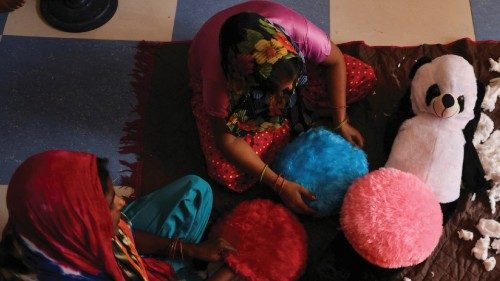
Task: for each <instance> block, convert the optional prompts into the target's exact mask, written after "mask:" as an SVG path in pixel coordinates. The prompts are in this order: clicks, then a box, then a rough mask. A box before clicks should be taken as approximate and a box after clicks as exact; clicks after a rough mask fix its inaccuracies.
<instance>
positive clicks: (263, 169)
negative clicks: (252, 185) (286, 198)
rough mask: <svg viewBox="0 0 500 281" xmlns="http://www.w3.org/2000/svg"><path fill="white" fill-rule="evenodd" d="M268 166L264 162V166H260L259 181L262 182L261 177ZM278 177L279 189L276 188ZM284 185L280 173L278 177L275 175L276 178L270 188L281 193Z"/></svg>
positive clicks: (283, 179)
mask: <svg viewBox="0 0 500 281" xmlns="http://www.w3.org/2000/svg"><path fill="white" fill-rule="evenodd" d="M268 167H269V165H268V164H266V165H264V168H262V171H261V172H260V177H259V182H262V179H263V178H264V174H265V173H266V170H267V168H268ZM280 178H281V183H280V184H279V189H278V183H279V179H280ZM284 186H285V178H284V177H283V176H282V175H281V174H279V175H278V177H276V180H274V183H273V187H272V188H273V190H274V191H275V192H277V193H278V195H281V192H282V191H283V187H284Z"/></svg>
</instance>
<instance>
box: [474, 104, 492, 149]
mask: <svg viewBox="0 0 500 281" xmlns="http://www.w3.org/2000/svg"><path fill="white" fill-rule="evenodd" d="M494 128H495V124H494V123H493V120H491V118H490V117H489V116H488V115H486V114H484V113H482V112H481V118H480V119H479V123H478V124H477V128H476V132H475V133H474V139H473V140H472V144H474V147H477V146H478V145H479V144H480V143H482V142H484V141H486V140H487V139H488V138H489V136H490V135H491V133H492V132H493V129H494Z"/></svg>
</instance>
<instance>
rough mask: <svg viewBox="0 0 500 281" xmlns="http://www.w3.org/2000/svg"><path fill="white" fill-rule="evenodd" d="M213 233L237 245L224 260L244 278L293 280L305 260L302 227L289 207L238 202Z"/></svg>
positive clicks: (255, 202)
mask: <svg viewBox="0 0 500 281" xmlns="http://www.w3.org/2000/svg"><path fill="white" fill-rule="evenodd" d="M212 235H213V236H217V237H222V238H224V239H226V240H227V241H228V242H229V243H231V244H232V245H233V246H235V247H236V249H237V250H238V251H237V252H233V253H230V254H229V255H228V256H227V257H226V262H227V264H228V265H229V266H230V267H231V268H232V269H233V270H234V271H235V272H236V273H238V274H239V275H241V276H243V277H245V279H247V280H255V281H256V280H262V281H264V280H275V281H285V280H296V279H297V278H298V277H299V276H300V274H301V273H302V270H303V268H304V265H305V262H306V256H307V244H306V233H305V231H304V228H303V227H302V225H301V224H300V222H299V221H298V220H297V219H296V218H295V217H294V216H293V215H292V214H291V213H290V211H288V209H286V208H285V207H284V206H282V205H280V204H276V203H273V202H272V201H269V200H263V199H257V200H252V201H246V202H243V203H241V204H240V205H238V206H237V207H236V208H235V209H234V210H233V211H232V212H231V213H230V214H229V215H227V216H226V217H225V218H224V219H223V220H222V221H221V222H219V223H218V225H217V226H216V227H215V228H214V232H213V233H212Z"/></svg>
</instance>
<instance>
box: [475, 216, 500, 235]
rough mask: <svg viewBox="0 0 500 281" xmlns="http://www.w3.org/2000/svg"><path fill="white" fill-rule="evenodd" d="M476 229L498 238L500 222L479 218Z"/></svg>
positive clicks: (483, 233)
mask: <svg viewBox="0 0 500 281" xmlns="http://www.w3.org/2000/svg"><path fill="white" fill-rule="evenodd" d="M476 228H477V230H479V232H480V233H481V234H482V235H483V236H486V237H493V238H500V223H499V222H497V221H496V220H491V219H480V220H479V223H478V224H477V225H476Z"/></svg>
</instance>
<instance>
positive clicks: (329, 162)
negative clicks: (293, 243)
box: [273, 128, 368, 216]
mask: <svg viewBox="0 0 500 281" xmlns="http://www.w3.org/2000/svg"><path fill="white" fill-rule="evenodd" d="M273 168H274V170H275V171H276V172H277V173H281V174H282V175H283V176H284V177H285V178H286V179H287V180H290V181H294V182H296V183H298V184H300V185H302V186H304V187H305V188H307V189H309V190H310V191H312V192H313V193H314V194H315V195H316V197H317V199H316V200H314V201H306V203H307V204H308V205H309V206H310V207H311V208H313V209H315V210H316V211H317V213H318V215H320V216H327V215H331V214H333V213H334V212H336V211H338V209H339V207H340V204H341V203H342V199H343V198H344V195H345V192H346V190H347V188H348V187H349V185H350V184H351V183H352V182H353V180H355V179H357V178H359V177H361V176H363V175H365V174H366V173H367V172H368V161H367V159H366V154H365V153H364V152H363V151H362V150H361V149H359V148H357V147H354V146H353V145H351V143H349V142H348V141H347V140H345V139H344V138H343V137H341V136H340V135H337V134H335V133H333V132H331V131H330V130H327V129H325V128H314V129H310V130H309V131H307V132H305V133H303V134H301V135H300V136H298V137H297V138H296V139H295V140H294V141H293V142H291V143H290V144H289V145H287V146H286V147H285V149H284V150H283V151H282V152H281V153H280V154H279V155H278V157H277V158H276V160H275V162H274V165H273Z"/></svg>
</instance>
